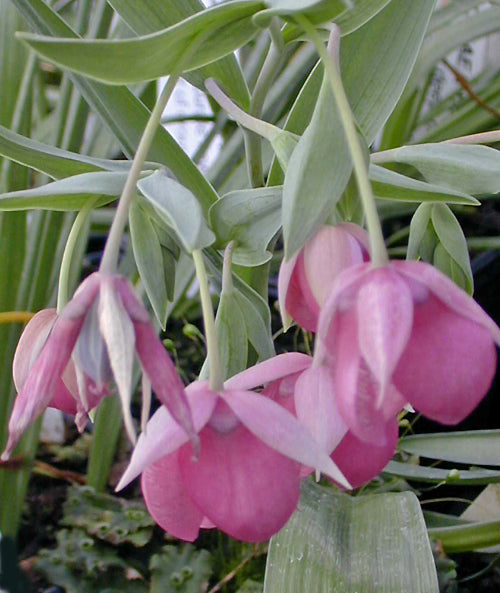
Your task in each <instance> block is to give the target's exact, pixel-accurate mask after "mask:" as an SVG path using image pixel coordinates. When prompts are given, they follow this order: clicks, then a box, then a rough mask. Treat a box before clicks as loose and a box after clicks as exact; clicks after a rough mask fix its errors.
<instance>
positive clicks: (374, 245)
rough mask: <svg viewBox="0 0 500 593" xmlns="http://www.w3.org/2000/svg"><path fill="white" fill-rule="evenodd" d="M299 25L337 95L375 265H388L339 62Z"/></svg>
mask: <svg viewBox="0 0 500 593" xmlns="http://www.w3.org/2000/svg"><path fill="white" fill-rule="evenodd" d="M296 20H297V22H298V23H299V24H300V25H301V27H302V28H303V29H304V31H305V32H306V33H307V35H308V36H309V37H310V39H311V41H312V42H313V43H314V45H315V47H316V50H317V52H318V54H319V56H320V58H321V61H322V62H323V66H324V68H325V73H326V75H327V77H328V79H329V81H330V86H331V88H332V92H333V96H334V99H335V102H336V104H337V108H338V110H339V113H340V117H341V120H342V124H343V127H344V134H345V137H346V140H347V146H348V149H349V152H350V153H351V158H352V162H353V167H354V176H355V179H356V183H357V185H358V189H359V194H360V198H361V202H362V204H363V209H364V211H365V216H366V225H367V227H368V233H369V235H370V247H371V259H372V263H373V264H374V265H375V266H384V265H386V264H387V262H388V260H389V258H388V255H387V250H386V248H385V243H384V236H383V234H382V227H381V225H380V219H379V217H378V213H377V207H376V204H375V197H374V195H373V191H372V186H371V183H370V180H369V178H368V169H367V167H366V164H365V159H364V155H363V148H362V146H361V142H360V140H359V137H358V132H357V130H356V125H355V123H354V117H353V115H352V111H351V107H350V106H349V101H348V99H347V96H346V94H345V90H344V86H343V84H342V79H341V76H340V71H339V67H338V65H337V63H336V61H335V60H333V59H332V57H331V56H330V54H329V53H328V50H327V49H326V47H325V45H324V44H323V41H322V40H321V37H320V36H319V35H318V33H317V31H316V29H315V28H314V26H313V25H312V24H311V23H310V22H309V21H308V20H307V19H306V18H305V17H303V16H302V15H297V16H296ZM333 27H334V28H333V29H332V33H331V39H332V38H333V36H338V35H339V29H338V27H337V26H336V25H334V26H333Z"/></svg>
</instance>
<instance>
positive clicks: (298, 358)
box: [224, 352, 312, 390]
mask: <svg viewBox="0 0 500 593" xmlns="http://www.w3.org/2000/svg"><path fill="white" fill-rule="evenodd" d="M311 363H312V357H311V356H308V355H307V354H301V353H300V352H288V353H285V354H278V355H277V356H273V357H272V358H268V359H267V360H264V361H262V362H259V363H258V364H256V365H254V366H252V367H250V368H248V369H246V370H244V371H242V372H241V373H238V374H237V375H234V376H233V377H231V378H230V379H228V380H227V381H226V382H225V383H224V388H225V389H238V390H246V389H254V388H255V387H259V386H260V385H266V384H267V383H270V382H271V381H276V380H278V379H282V378H283V377H286V376H287V375H293V374H294V373H299V372H301V371H303V370H304V369H306V368H307V367H308V366H310V365H311Z"/></svg>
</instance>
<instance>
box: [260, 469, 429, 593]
mask: <svg viewBox="0 0 500 593" xmlns="http://www.w3.org/2000/svg"><path fill="white" fill-rule="evenodd" d="M299 508H300V510H299V511H297V512H296V513H295V514H294V515H293V517H292V518H291V519H290V521H289V522H288V524H287V525H286V526H285V527H284V528H283V529H282V530H281V532H280V533H279V534H278V535H276V536H274V537H273V538H272V540H271V544H270V548H269V555H268V559H267V570H266V579H265V583H264V593H285V592H286V593H303V592H304V591H308V592H310V593H319V592H320V591H328V592H329V593H382V592H384V593H393V592H396V591H397V592H398V593H438V591H439V587H438V582H437V575H436V569H435V566H434V561H433V558H432V552H431V548H430V545H429V538H428V536H427V531H426V528H425V523H424V519H423V516H422V511H421V510H420V505H419V502H418V500H417V498H416V496H415V495H414V494H413V493H411V492H398V493H386V494H378V495H367V496H360V497H356V498H351V497H350V496H348V495H347V494H342V493H339V492H338V491H335V490H333V489H332V488H324V487H321V486H318V485H317V484H314V483H312V482H311V481H308V482H306V483H305V484H304V486H303V488H302V496H301V499H300V503H299Z"/></svg>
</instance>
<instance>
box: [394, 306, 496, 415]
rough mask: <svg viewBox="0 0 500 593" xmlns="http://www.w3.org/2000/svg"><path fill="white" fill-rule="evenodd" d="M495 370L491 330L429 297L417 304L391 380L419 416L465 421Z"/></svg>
mask: <svg viewBox="0 0 500 593" xmlns="http://www.w3.org/2000/svg"><path fill="white" fill-rule="evenodd" d="M495 369H496V350H495V345H494V342H493V338H492V336H491V332H490V331H489V330H488V329H486V328H485V327H484V325H479V324H478V323H476V322H475V321H473V320H471V319H470V318H468V317H463V316H462V315H460V314H457V313H456V312H455V311H454V310H452V309H450V308H449V307H447V306H446V305H445V304H443V303H442V302H440V301H439V300H438V299H437V298H435V297H433V296H430V297H429V298H428V299H427V300H426V301H424V302H422V303H420V304H416V305H415V319H414V323H413V331H412V335H411V338H410V341H409V342H408V345H407V347H406V350H405V352H404V354H403V356H402V357H401V360H400V361H399V365H398V367H397V369H396V372H395V373H394V383H395V385H396V386H397V388H398V389H399V390H400V391H401V393H403V394H404V396H405V398H407V399H408V401H409V402H410V403H411V404H412V405H413V406H414V407H415V408H416V409H417V410H418V411H419V412H421V413H422V414H424V415H425V416H428V417H429V418H431V419H433V420H436V421H438V422H442V423H443V424H456V423H457V422H460V421H461V420H463V419H464V418H465V417H466V416H467V415H468V414H470V412H471V411H472V410H473V409H474V408H475V407H476V406H477V404H478V403H479V402H480V400H481V399H482V398H483V397H484V395H486V392H487V391H488V389H489V387H490V385H491V382H492V380H493V376H494V375H495Z"/></svg>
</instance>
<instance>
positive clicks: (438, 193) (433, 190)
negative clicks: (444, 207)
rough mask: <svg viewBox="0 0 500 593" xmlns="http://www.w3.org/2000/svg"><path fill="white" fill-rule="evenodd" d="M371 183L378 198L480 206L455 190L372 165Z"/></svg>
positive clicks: (469, 197) (474, 200)
mask: <svg viewBox="0 0 500 593" xmlns="http://www.w3.org/2000/svg"><path fill="white" fill-rule="evenodd" d="M370 181H371V182H372V187H373V191H374V193H375V195H376V197H377V198H382V199H388V200H402V201H405V202H417V203H418V202H447V203H448V204H464V205H469V206H478V205H479V204H480V202H478V200H476V198H474V197H472V196H469V195H467V194H465V193H462V192H460V191H458V190H455V189H449V188H446V187H443V186H441V185H436V184H434V183H426V182H425V181H418V180H417V179H412V178H411V177H407V176H406V175H401V174H400V173H396V172H395V171H391V170H389V169H385V168H384V167H379V166H378V165H373V164H372V165H370Z"/></svg>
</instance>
